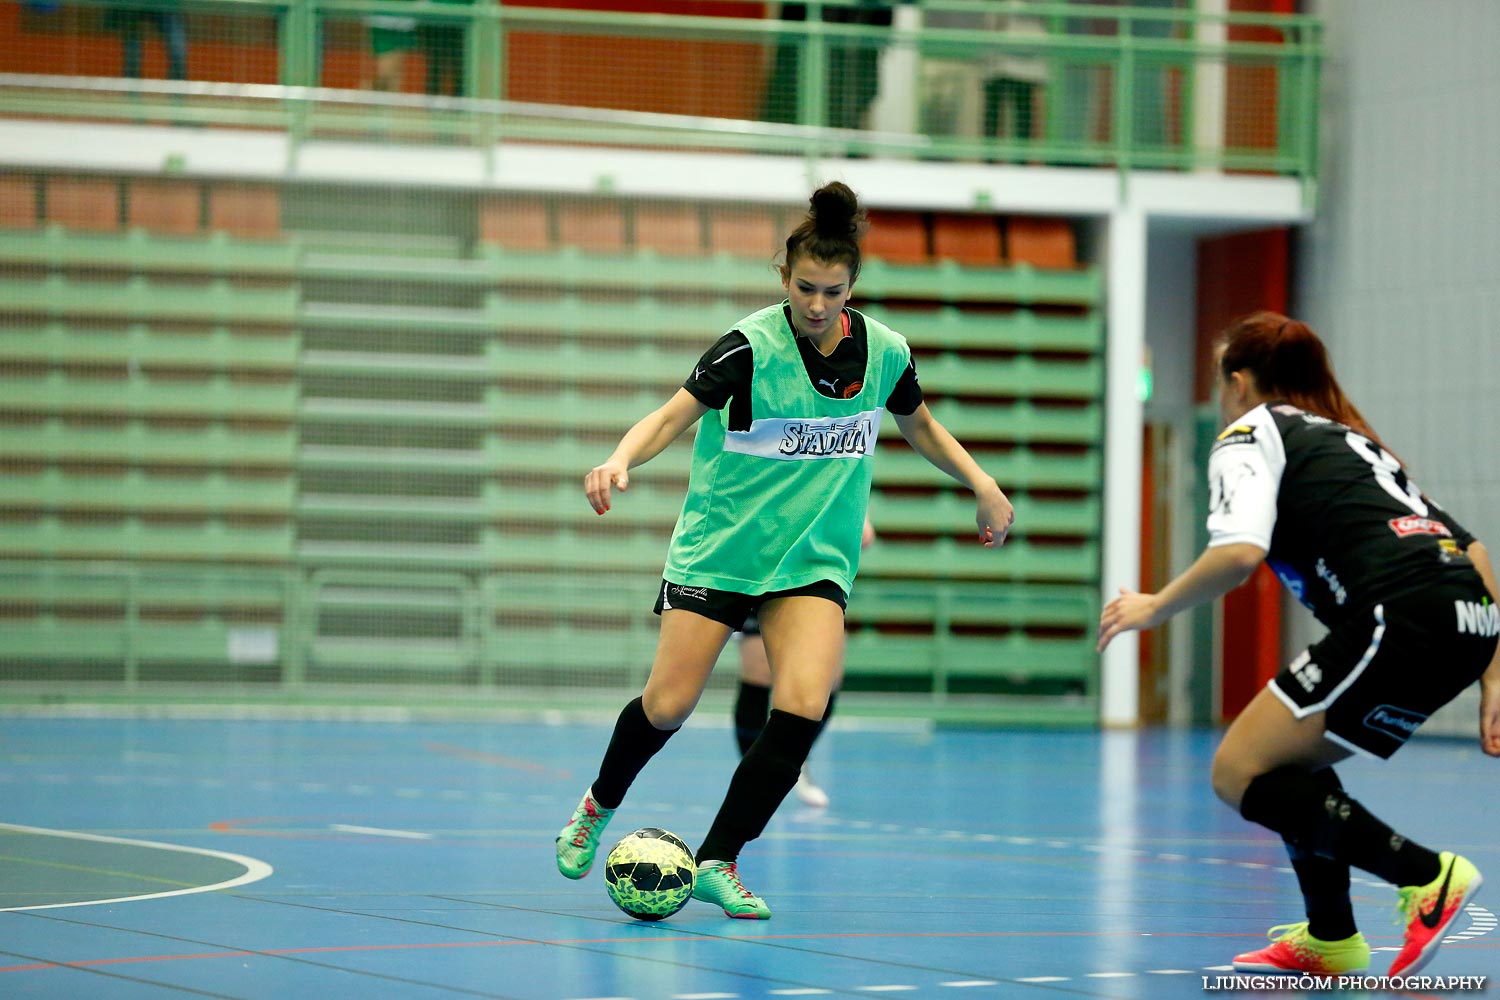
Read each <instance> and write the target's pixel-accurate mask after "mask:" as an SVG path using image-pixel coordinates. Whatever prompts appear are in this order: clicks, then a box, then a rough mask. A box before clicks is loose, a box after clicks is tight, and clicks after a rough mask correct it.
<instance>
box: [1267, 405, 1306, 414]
mask: <svg viewBox="0 0 1500 1000" xmlns="http://www.w3.org/2000/svg"><path fill="white" fill-rule="evenodd" d="M1271 412H1273V413H1280V414H1281V415H1282V416H1285V417H1295V416H1296V415H1297V414H1299V413H1301V412H1302V408H1301V407H1297V406H1293V405H1292V404H1291V403H1277V404H1276V405H1275V406H1273V407H1271Z"/></svg>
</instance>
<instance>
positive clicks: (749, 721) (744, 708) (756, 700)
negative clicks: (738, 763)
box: [734, 680, 771, 757]
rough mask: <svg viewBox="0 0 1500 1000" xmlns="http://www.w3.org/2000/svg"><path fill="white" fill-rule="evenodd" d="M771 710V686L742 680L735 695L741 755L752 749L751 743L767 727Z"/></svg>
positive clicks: (738, 741)
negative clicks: (768, 714) (767, 718)
mask: <svg viewBox="0 0 1500 1000" xmlns="http://www.w3.org/2000/svg"><path fill="white" fill-rule="evenodd" d="M770 710H771V689H770V687H768V686H766V685H764V684H751V683H750V682H749V681H745V680H742V681H740V690H739V693H738V694H736V695H735V697H734V739H735V742H736V743H738V744H739V746H740V756H741V757H743V756H745V754H746V753H748V752H749V751H750V744H752V743H754V742H755V738H756V737H757V736H759V735H760V731H761V730H762V729H764V728H766V713H767V712H769V711H770Z"/></svg>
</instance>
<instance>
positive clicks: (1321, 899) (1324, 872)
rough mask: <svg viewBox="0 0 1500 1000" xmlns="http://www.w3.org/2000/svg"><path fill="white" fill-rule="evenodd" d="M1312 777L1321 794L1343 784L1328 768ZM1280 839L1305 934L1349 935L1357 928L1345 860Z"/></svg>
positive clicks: (1323, 938) (1338, 938)
mask: <svg viewBox="0 0 1500 1000" xmlns="http://www.w3.org/2000/svg"><path fill="white" fill-rule="evenodd" d="M1312 778H1313V780H1314V781H1316V782H1318V784H1319V787H1321V788H1322V789H1323V791H1324V792H1325V793H1327V792H1334V791H1341V790H1342V789H1343V787H1344V786H1343V784H1342V783H1341V782H1340V781H1339V776H1338V775H1337V774H1335V773H1334V770H1333V768H1331V767H1325V768H1323V769H1322V770H1321V771H1314V772H1312ZM1282 841H1283V843H1285V844H1286V853H1287V856H1288V857H1289V858H1291V860H1292V871H1294V872H1296V873H1297V885H1298V887H1300V888H1301V890H1302V904H1303V909H1304V910H1305V911H1306V912H1307V930H1308V933H1309V934H1311V935H1312V936H1313V937H1315V938H1317V939H1318V940H1319V941H1342V940H1344V939H1345V938H1348V937H1353V936H1354V934H1355V933H1356V932H1357V931H1358V930H1359V928H1358V927H1356V926H1355V924H1354V904H1353V903H1351V902H1350V900H1349V863H1348V862H1347V861H1335V860H1333V859H1332V858H1323V857H1319V856H1318V855H1316V854H1313V853H1312V852H1311V851H1304V850H1303V849H1302V848H1300V847H1298V846H1297V845H1296V844H1294V843H1292V842H1291V841H1290V840H1287V839H1286V838H1285V837H1283V838H1282Z"/></svg>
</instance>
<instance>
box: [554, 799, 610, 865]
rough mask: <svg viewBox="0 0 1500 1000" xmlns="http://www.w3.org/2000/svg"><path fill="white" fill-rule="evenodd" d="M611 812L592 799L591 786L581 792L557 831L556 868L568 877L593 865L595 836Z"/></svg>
mask: <svg viewBox="0 0 1500 1000" xmlns="http://www.w3.org/2000/svg"><path fill="white" fill-rule="evenodd" d="M614 814H615V811H614V810H613V809H605V808H604V807H603V806H601V805H599V804H598V803H597V802H595V801H594V790H593V789H592V788H590V789H589V790H588V791H587V792H584V793H583V798H582V799H581V800H580V801H579V803H578V808H577V809H574V810H573V818H572V819H570V820H568V825H567V826H565V827H563V828H562V830H561V832H559V833H558V835H557V870H558V871H560V872H562V873H563V874H564V875H565V876H567V877H568V878H575V879H576V878H583V877H584V876H585V875H587V874H588V873H589V869H590V868H592V867H594V855H595V854H596V853H598V850H599V837H600V836H601V835H603V833H604V828H605V827H606V826H607V825H608V824H609V818H610V817H611V816H613V815H614Z"/></svg>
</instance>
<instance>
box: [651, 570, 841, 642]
mask: <svg viewBox="0 0 1500 1000" xmlns="http://www.w3.org/2000/svg"><path fill="white" fill-rule="evenodd" d="M777 597H823V598H826V599H828V600H830V601H832V602H833V603H835V604H837V605H838V606H839V608H840V609H841V610H842V609H844V608H847V607H848V606H849V595H848V594H846V593H844V588H843V587H840V586H839V585H838V584H836V583H834V582H833V581H832V580H819V581H818V582H817V583H809V584H808V585H807V586H805V587H793V588H791V589H790V590H772V591H770V592H768V593H765V594H739V593H736V592H734V591H732V590H714V589H713V588H712V587H684V586H683V585H682V584H680V583H672V582H670V581H668V580H663V581H662V582H661V589H660V590H658V591H657V592H656V607H654V608H652V609H651V610H653V611H655V612H656V613H657V614H661V613H662V612H663V611H665V610H667V609H679V610H682V611H692V612H694V613H695V614H700V615H702V616H703V617H705V618H712V619H713V620H714V621H716V622H722V623H723V624H725V625H728V626H729V627H730V628H731V629H733V630H734V631H736V632H739V631H744V630H745V628H744V627H745V624H746V620H747V619H748V618H751V617H754V618H755V619H756V621H755V632H754V633H753V634H756V635H759V634H760V616H759V611H760V606H761V605H762V604H764V603H766V602H767V601H769V600H772V599H774V598H777Z"/></svg>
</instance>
